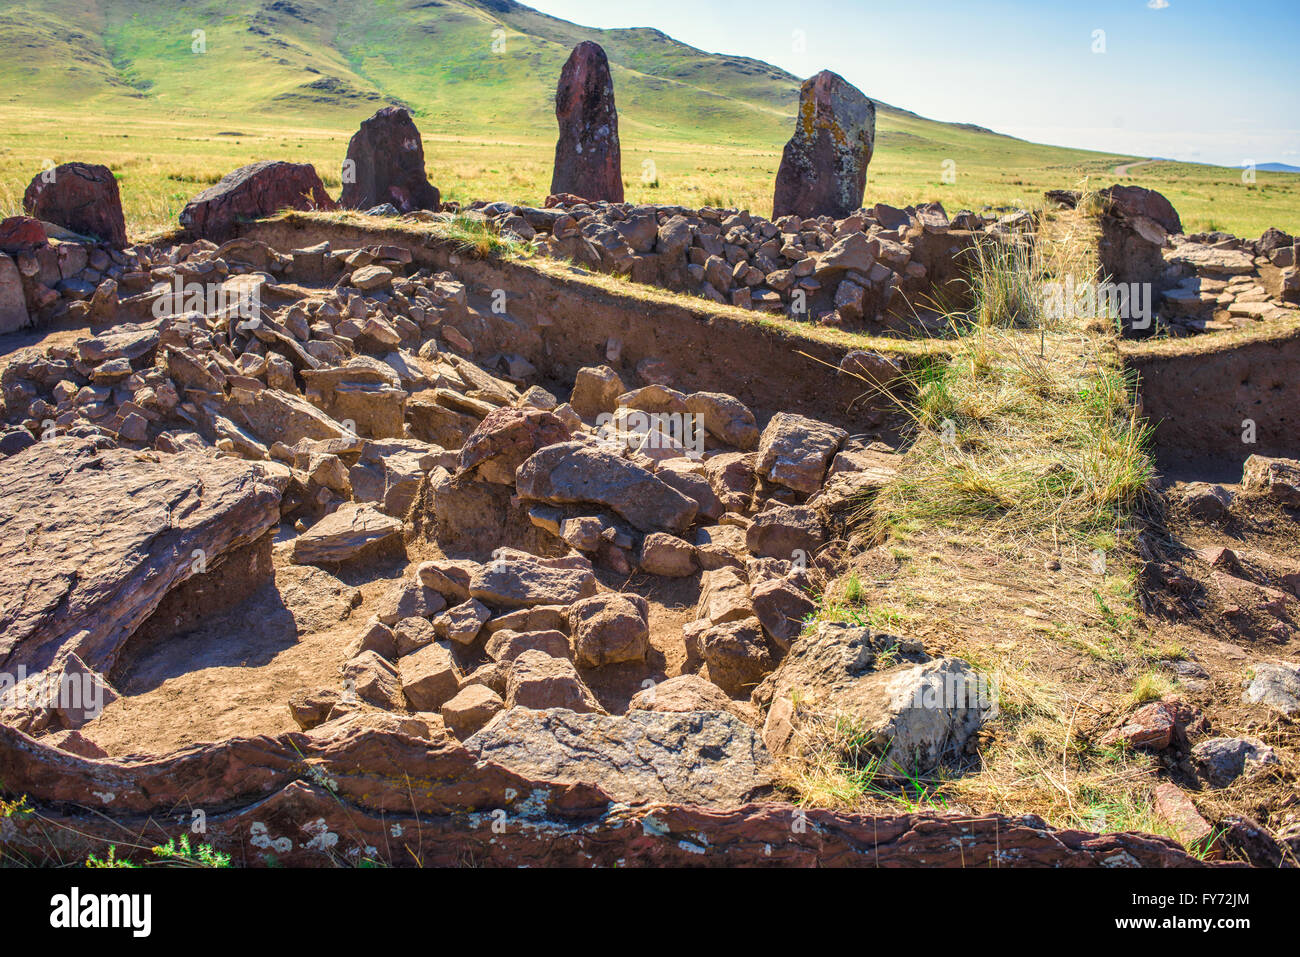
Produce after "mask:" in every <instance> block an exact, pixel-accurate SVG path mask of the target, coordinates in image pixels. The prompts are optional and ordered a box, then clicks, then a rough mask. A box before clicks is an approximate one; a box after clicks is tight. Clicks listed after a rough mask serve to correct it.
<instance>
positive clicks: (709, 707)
mask: <svg viewBox="0 0 1300 957" xmlns="http://www.w3.org/2000/svg"><path fill="white" fill-rule="evenodd" d="M627 707H628V710H629V711H665V712H673V713H681V712H684V711H729V712H731V713H732V714H734V715H736V717H738V718H740V719H741V720H742V721H744V722H746V723H747V724H748V723H753V721H754V719H755V716H756V712H755V711H754V706H753V705H751V704H748V703H746V702H740V701H733V700H732V699H731V698H729V697H727V693H726V692H725V691H723V690H722V689H721V688H719V687H718V686H717V685H715V684H714V683H713V682H712V681H708V680H706V679H704V678H701V677H700V676H699V675H690V674H686V675H677V676H676V677H675V678H669V679H667V680H666V681H660V682H658V683H657V684H653V685H651V686H650V687H648V688H643V689H642V690H640V691H638V692H637V693H636V694H635V695H633V696H632V700H631V701H629V702H628V706H627Z"/></svg>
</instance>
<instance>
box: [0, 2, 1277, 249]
mask: <svg viewBox="0 0 1300 957" xmlns="http://www.w3.org/2000/svg"><path fill="white" fill-rule="evenodd" d="M194 30H203V31H204V39H205V44H206V45H205V52H203V53H194V52H192V44H193V43H194V39H193V31H194ZM497 31H503V32H497ZM501 38H504V42H505V46H504V50H503V51H502V52H500V53H497V52H493V46H492V44H493V41H494V39H501ZM583 39H595V40H597V41H598V42H600V43H601V44H602V45H603V46H604V47H605V49H606V51H607V52H608V53H609V56H610V59H611V63H612V64H613V73H614V84H615V91H616V92H615V97H616V100H617V103H618V107H619V115H620V133H621V139H622V144H623V169H624V181H625V187H626V191H627V195H628V199H630V200H632V201H635V202H661V203H680V204H683V205H688V206H696V207H698V206H702V205H715V206H740V207H744V208H748V209H751V210H753V211H754V212H757V213H761V214H767V213H768V212H770V210H771V202H772V188H773V181H774V178H775V174H776V169H777V166H778V164H779V162H780V156H781V148H782V146H783V145H784V143H785V141H786V139H787V138H788V137H789V135H790V130H791V127H792V123H793V114H794V107H795V104H796V101H797V93H798V80H797V79H796V78H795V77H792V76H790V75H789V74H786V73H784V72H783V71H781V70H778V69H776V68H774V67H771V66H769V65H767V64H761V63H757V62H756V61H752V60H745V59H743V58H739V57H730V56H721V55H716V54H708V53H705V52H703V51H700V50H696V49H694V48H692V47H688V46H686V45H684V44H681V43H677V42H676V41H673V40H671V39H670V38H668V37H665V36H664V35H663V34H661V33H659V32H658V31H654V30H610V31H600V30H589V29H586V28H582V27H578V26H575V25H573V24H569V23H565V22H564V21H561V20H556V19H554V18H551V17H546V16H544V15H542V14H540V13H537V12H536V11H532V10H530V9H528V8H526V7H514V8H510V9H509V10H507V11H505V12H501V11H497V10H494V9H492V8H491V7H489V6H488V5H487V4H481V3H477V2H474V0H440V3H439V4H437V5H433V4H428V3H425V2H423V0H347V2H344V0H293V2H292V3H289V4H285V3H279V4H273V3H271V2H270V0H232V2H217V0H195V2H191V3H187V4H185V5H184V6H183V7H177V6H170V5H160V4H152V3H144V2H142V0H102V2H100V3H97V4H96V5H95V15H94V16H93V17H92V16H89V15H88V14H87V13H86V5H85V4H84V3H83V2H81V0H18V2H15V3H11V4H9V5H8V6H7V7H6V9H5V10H4V11H3V12H0V91H3V92H0V131H3V135H2V136H0V211H4V212H14V211H16V210H17V209H18V207H19V206H20V205H21V199H22V192H23V190H24V189H25V188H26V185H27V183H28V182H30V180H31V178H32V177H33V176H34V175H35V174H36V173H37V172H38V171H39V170H40V169H41V168H42V165H43V164H44V163H45V162H46V161H51V162H55V163H59V162H66V161H69V160H73V159H78V160H84V161H90V162H101V163H104V164H106V165H108V166H109V167H110V168H112V169H113V171H114V172H115V173H116V174H117V176H118V178H119V180H120V184H121V189H122V194H123V202H124V205H125V208H126V213H127V220H128V228H129V230H130V231H131V232H132V234H133V235H137V234H143V233H148V232H152V231H155V230H158V229H162V228H166V227H168V226H171V225H174V224H175V221H176V216H177V214H178V213H179V211H180V209H181V207H182V206H183V205H184V203H185V202H186V200H188V199H189V198H190V197H191V196H193V195H194V194H195V193H197V192H199V191H200V190H201V189H202V188H203V187H205V186H207V185H210V184H211V183H213V182H215V181H216V179H218V178H219V177H220V176H221V175H223V174H224V173H226V172H229V171H230V170H231V169H233V168H235V167H237V166H240V165H244V164H246V163H249V162H253V161H255V160H259V159H290V160H296V161H300V162H310V163H312V164H314V165H315V166H316V168H317V170H318V171H319V172H320V173H321V176H322V178H323V179H324V181H325V183H326V185H327V186H329V187H330V188H331V189H333V190H334V191H336V192H337V190H338V188H339V170H340V166H341V163H342V161H343V157H344V154H345V152H346V149H347V141H348V138H349V137H350V136H351V135H352V133H353V132H354V131H355V130H356V127H357V125H358V124H359V122H360V121H361V120H362V119H364V118H365V117H366V116H368V115H370V114H371V113H373V112H374V110H375V109H377V108H378V107H380V106H382V105H385V104H387V103H390V102H396V103H402V104H404V105H407V106H408V107H409V108H410V109H412V110H413V112H414V113H415V115H416V122H417V125H418V126H419V128H420V130H421V132H422V134H423V135H424V138H425V149H426V162H427V166H428V171H429V175H430V178H431V180H432V181H433V182H434V183H435V185H437V186H438V187H439V189H441V190H442V192H443V195H444V196H445V197H446V198H448V199H455V200H462V201H464V200H470V199H505V200H510V201H514V202H521V203H540V201H541V200H542V199H543V198H544V197H545V196H546V194H547V193H548V192H549V186H550V177H551V163H552V159H553V155H554V142H555V139H554V137H555V116H554V112H553V105H552V96H553V92H554V88H555V82H556V79H557V78H558V76H559V71H560V67H561V65H562V64H563V62H564V59H565V58H566V57H567V56H568V53H569V50H570V49H571V47H572V46H573V44H575V43H576V42H578V41H579V40H583ZM865 92H866V93H867V94H868V95H870V94H871V90H866V91H865ZM1132 159H1134V157H1128V156H1114V155H1108V154H1102V153H1092V152H1086V151H1083V150H1073V149H1063V148H1057V147H1049V146H1041V145H1037V144H1033V143H1027V142H1024V141H1022V140H1018V139H1014V138H1012V137H1007V136H1000V135H997V134H994V133H990V132H988V131H985V130H981V129H979V128H977V127H971V126H967V125H960V124H947V123H938V122H935V121H932V120H928V119H925V118H923V117H919V116H916V115H914V114H911V113H908V112H906V111H904V110H900V109H896V108H894V107H891V106H887V105H885V104H880V105H879V111H878V117H877V139H876V152H875V158H874V159H873V161H872V165H871V170H870V173H869V177H868V188H867V202H868V204H870V203H875V202H887V203H891V204H895V205H905V204H908V203H915V202H924V201H935V200H937V201H941V202H943V203H944V205H945V207H946V208H948V209H949V210H956V209H958V208H974V209H979V208H982V207H984V206H985V205H992V206H1018V205H1019V206H1033V205H1035V204H1036V203H1038V202H1039V201H1040V200H1041V195H1042V192H1043V191H1044V190H1046V189H1050V188H1062V187H1068V186H1072V185H1074V184H1075V183H1077V182H1078V181H1079V180H1080V179H1082V178H1084V177H1090V178H1091V179H1092V181H1093V182H1094V183H1096V184H1097V185H1109V183H1110V182H1113V181H1115V179H1116V177H1114V175H1113V173H1112V170H1113V168H1114V167H1115V166H1117V165H1120V164H1121V163H1124V162H1127V161H1129V160H1132ZM949 160H951V161H952V162H953V163H955V164H956V179H955V181H954V182H951V183H947V182H944V177H943V170H944V163H945V162H946V161H949ZM647 162H649V163H652V164H653V166H652V167H650V169H651V170H652V175H651V176H649V177H647V178H645V179H643V176H642V172H643V169H645V168H646V166H645V164H646V163H647ZM1134 173H1135V175H1134V176H1133V177H1129V178H1128V179H1126V180H1125V181H1128V182H1134V181H1135V182H1139V183H1141V184H1142V185H1146V186H1151V187H1154V188H1156V189H1160V190H1162V191H1163V192H1165V193H1166V194H1167V195H1168V196H1169V197H1170V199H1171V200H1172V201H1173V202H1174V204H1175V206H1177V207H1178V209H1179V210H1180V212H1181V213H1182V215H1183V219H1184V223H1185V224H1186V226H1187V228H1188V230H1189V231H1191V230H1193V229H1201V228H1208V227H1210V226H1211V225H1218V226H1221V227H1223V228H1226V229H1230V230H1232V231H1234V232H1237V233H1239V234H1243V235H1249V236H1258V235H1259V234H1260V233H1261V232H1263V230H1264V229H1265V228H1266V227H1267V226H1270V225H1277V226H1281V227H1284V228H1290V229H1291V230H1292V231H1294V230H1295V229H1297V228H1300V176H1293V175H1288V174H1281V173H1260V174H1258V182H1257V183H1256V184H1254V185H1249V186H1248V185H1246V184H1243V183H1242V182H1241V177H1240V173H1239V171H1236V170H1229V169H1221V168H1216V167H1204V166H1192V165H1189V164H1177V163H1156V164H1151V165H1147V166H1143V167H1141V168H1140V169H1138V170H1135V171H1134Z"/></svg>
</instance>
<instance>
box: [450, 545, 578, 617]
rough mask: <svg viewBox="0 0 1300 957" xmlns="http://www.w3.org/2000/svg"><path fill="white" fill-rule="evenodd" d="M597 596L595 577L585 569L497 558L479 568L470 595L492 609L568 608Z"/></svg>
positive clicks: (535, 561)
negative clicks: (551, 606)
mask: <svg viewBox="0 0 1300 957" xmlns="http://www.w3.org/2000/svg"><path fill="white" fill-rule="evenodd" d="M595 593H596V576H595V575H593V574H592V573H591V571H590V570H588V569H584V568H571V567H567V566H558V567H557V566H555V565H551V564H547V563H545V562H544V561H543V560H542V559H534V560H531V561H530V560H529V558H528V557H527V556H525V557H515V556H511V557H510V558H506V559H500V560H495V561H491V562H488V563H487V564H486V565H481V566H479V567H478V568H477V569H476V570H475V571H474V574H473V576H472V577H471V578H470V580H469V594H470V595H471V596H472V597H474V598H477V599H478V600H479V601H481V602H484V603H485V604H488V605H491V606H493V607H495V608H528V607H531V606H533V605H569V604H572V603H573V602H575V601H579V600H581V599H583V598H589V597H591V596H592V595H594V594H595Z"/></svg>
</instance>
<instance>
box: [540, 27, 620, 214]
mask: <svg viewBox="0 0 1300 957" xmlns="http://www.w3.org/2000/svg"><path fill="white" fill-rule="evenodd" d="M555 117H556V119H558V120H559V121H560V139H559V142H557V143H556V144H555V173H554V175H553V176H552V177H551V192H552V193H571V194H573V195H574V196H581V197H582V198H583V199H590V200H607V201H609V202H611V203H621V202H623V160H622V155H621V153H620V151H619V145H618V111H617V110H616V109H615V108H614V80H613V78H612V77H611V76H610V74H609V60H608V59H607V58H606V57H605V51H604V50H602V49H601V48H600V45H599V44H596V43H592V42H591V41H590V40H588V41H585V42H583V43H579V44H578V45H577V46H576V47H574V48H573V52H572V53H571V54H569V59H568V62H566V63H565V64H564V69H563V70H561V71H560V85H559V87H558V88H557V89H556V91H555Z"/></svg>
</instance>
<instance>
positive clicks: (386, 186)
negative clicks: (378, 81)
mask: <svg viewBox="0 0 1300 957" xmlns="http://www.w3.org/2000/svg"><path fill="white" fill-rule="evenodd" d="M382 203H392V204H393V206H394V207H395V208H396V209H397V210H398V212H402V213H409V212H411V210H414V209H429V210H433V211H434V212H437V211H438V210H439V209H441V208H442V203H441V196H439V194H438V190H437V189H436V188H435V187H434V186H432V185H431V184H430V183H429V179H428V177H427V176H426V175H425V172H424V141H423V140H421V139H420V131H419V130H417V129H416V128H415V122H414V121H413V120H412V119H411V114H410V113H408V112H407V111H406V110H404V109H402V108H401V107H400V106H386V107H384V108H383V109H382V110H380V111H379V112H377V113H376V114H375V115H374V116H372V117H370V119H368V120H365V121H363V122H362V124H361V129H359V130H357V132H356V133H354V134H352V139H351V140H349V141H348V157H347V160H346V161H345V163H344V182H343V194H342V195H341V196H340V197H339V205H340V206H342V207H345V208H347V209H370V208H371V207H374V206H379V205H381V204H382Z"/></svg>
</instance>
